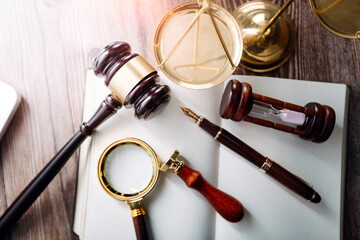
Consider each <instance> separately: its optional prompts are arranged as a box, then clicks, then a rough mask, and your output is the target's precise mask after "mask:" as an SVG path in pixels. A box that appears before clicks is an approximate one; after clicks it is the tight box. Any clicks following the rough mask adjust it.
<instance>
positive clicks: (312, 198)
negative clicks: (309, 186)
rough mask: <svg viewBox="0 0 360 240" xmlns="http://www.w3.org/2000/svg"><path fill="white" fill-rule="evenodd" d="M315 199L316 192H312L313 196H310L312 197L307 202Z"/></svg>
mask: <svg viewBox="0 0 360 240" xmlns="http://www.w3.org/2000/svg"><path fill="white" fill-rule="evenodd" d="M315 197H316V191H314V194H313V195H312V197H311V198H310V199H309V200H308V201H309V202H311V201H312V200H314V198H315Z"/></svg>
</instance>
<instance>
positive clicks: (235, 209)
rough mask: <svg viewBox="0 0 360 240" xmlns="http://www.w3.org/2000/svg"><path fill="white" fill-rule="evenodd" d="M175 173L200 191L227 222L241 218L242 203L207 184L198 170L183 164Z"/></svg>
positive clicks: (242, 211)
mask: <svg viewBox="0 0 360 240" xmlns="http://www.w3.org/2000/svg"><path fill="white" fill-rule="evenodd" d="M177 175H178V176H179V177H180V178H181V179H182V180H183V181H184V182H185V183H186V185H187V186H188V187H190V188H193V189H195V190H197V191H198V192H199V193H201V194H202V195H203V196H204V197H205V198H206V199H207V200H208V201H209V203H210V204H211V205H212V206H213V207H214V208H215V210H216V211H217V212H218V213H219V214H220V215H221V216H222V217H223V218H225V219H226V220H228V221H229V222H238V221H240V220H241V219H242V218H243V216H244V207H243V205H242V204H241V203H240V202H239V201H238V200H237V199H235V198H234V197H232V196H230V195H229V194H227V193H224V192H222V191H220V190H219V189H217V188H215V187H214V186H212V185H211V184H209V183H208V182H207V181H206V180H205V179H204V178H203V177H202V175H201V173H200V172H198V171H196V170H194V169H192V168H189V167H187V166H186V165H184V166H183V167H182V168H181V169H180V170H179V172H178V173H177Z"/></svg>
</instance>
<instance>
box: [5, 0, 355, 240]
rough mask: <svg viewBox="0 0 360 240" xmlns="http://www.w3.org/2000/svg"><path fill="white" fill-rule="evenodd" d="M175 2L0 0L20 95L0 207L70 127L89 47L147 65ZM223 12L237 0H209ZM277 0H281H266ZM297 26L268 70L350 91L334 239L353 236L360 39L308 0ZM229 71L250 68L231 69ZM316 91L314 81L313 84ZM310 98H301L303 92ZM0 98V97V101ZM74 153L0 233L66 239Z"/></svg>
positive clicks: (297, 13)
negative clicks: (284, 53)
mask: <svg viewBox="0 0 360 240" xmlns="http://www.w3.org/2000/svg"><path fill="white" fill-rule="evenodd" d="M183 2H184V1H181V0H128V1H125V0H102V1H95V0H86V1H85V0H76V1H75V0H73V1H71V0H56V1H55V0H42V1H41V0H38V1H35V0H3V1H1V2H0V80H1V81H4V82H7V83H9V84H11V85H12V86H13V87H15V89H16V90H17V91H18V93H19V94H21V96H22V102H21V105H20V107H19V110H18V111H17V113H16V115H15V117H14V120H13V121H12V123H11V125H10V126H9V129H8V131H7V132H6V134H5V136H4V138H3V139H2V141H1V143H0V144H1V148H0V214H2V213H3V212H4V211H5V209H6V207H7V206H8V205H9V204H10V203H11V202H12V201H13V200H14V199H15V198H16V196H17V195H18V194H19V193H20V192H21V190H22V189H23V188H24V187H25V186H26V185H27V184H28V183H29V181H31V179H32V178H33V177H34V176H35V175H36V174H37V173H38V172H39V171H40V170H41V169H42V167H43V166H44V165H45V164H46V163H47V162H48V161H49V160H50V159H51V158H52V156H53V155H55V153H56V152H57V151H58V150H59V149H60V148H61V147H62V146H63V145H64V144H65V143H66V142H67V140H68V139H69V138H70V137H71V136H72V135H73V134H74V133H75V132H76V131H77V130H78V129H79V125H80V123H81V116H82V106H83V98H84V84H85V70H86V69H87V68H88V67H89V66H90V59H91V56H93V55H94V53H96V49H98V48H102V47H104V46H105V45H107V44H108V43H110V42H112V41H114V40H125V41H128V42H129V43H130V44H131V45H132V48H133V50H134V51H135V52H138V53H140V54H141V55H143V56H144V57H145V58H146V59H147V60H148V61H149V62H150V63H152V64H153V65H155V66H156V64H155V58H154V55H153V37H154V33H155V30H156V27H157V24H158V23H159V21H160V20H161V18H162V16H164V15H165V13H166V12H167V11H169V10H170V9H171V8H172V7H174V6H175V5H177V4H180V3H183ZM216 2H217V3H218V4H220V5H221V6H223V7H224V8H226V9H227V10H229V11H231V12H232V11H233V10H234V9H235V8H236V7H237V6H239V5H240V4H242V3H244V2H246V1H245V0H242V1H239V0H236V1H231V0H218V1H216ZM274 2H275V3H278V4H281V5H282V4H283V3H284V2H285V1H280V0H277V1H274ZM288 13H289V14H290V15H291V17H292V18H293V19H294V21H295V26H296V27H297V34H298V37H297V44H296V49H295V52H294V54H293V55H292V56H291V58H290V59H289V61H288V62H287V63H286V64H285V65H283V66H282V67H280V68H279V69H277V70H275V71H272V72H270V73H265V74H257V75H264V76H271V77H282V78H292V79H302V80H309V81H320V82H336V83H345V84H347V85H348V86H349V87H350V89H351V92H350V105H349V106H350V107H349V122H348V123H349V125H348V129H349V131H348V148H347V169H346V170H347V174H346V189H345V211H344V231H343V232H344V239H360V194H359V193H360V118H359V113H360V104H359V103H360V88H359V87H360V41H359V40H351V39H345V38H341V37H338V36H336V35H333V34H332V33H330V32H329V31H328V30H326V29H325V28H324V27H323V26H321V25H320V23H319V22H318V21H317V19H316V18H315V16H314V14H313V13H312V11H311V8H310V4H309V2H308V1H305V0H297V1H294V2H293V4H292V5H291V6H290V7H289V9H288ZM236 73H238V74H247V75H255V74H254V73H252V72H249V71H245V70H244V69H238V70H237V72H236ZM319 91H321V89H319ZM309 98H311V96H309ZM0 104H4V103H0ZM76 173H77V154H75V155H74V156H73V157H72V158H71V159H70V160H69V162H68V163H67V164H66V166H65V167H64V168H63V169H62V170H61V172H60V173H59V174H58V176H57V177H56V178H55V179H54V180H53V181H52V183H51V184H50V185H49V186H48V187H47V189H46V190H45V191H44V192H43V194H42V195H41V196H40V198H39V199H38V200H37V201H36V202H35V203H34V205H33V206H32V207H30V209H29V210H28V211H27V213H26V214H25V215H24V216H23V217H22V218H21V219H20V221H19V222H18V224H17V225H16V226H15V227H14V228H13V231H12V233H11V235H9V236H3V238H5V239H76V238H77V237H76V236H75V234H73V233H72V218H73V213H74V200H75V190H76V189H75V188H76Z"/></svg>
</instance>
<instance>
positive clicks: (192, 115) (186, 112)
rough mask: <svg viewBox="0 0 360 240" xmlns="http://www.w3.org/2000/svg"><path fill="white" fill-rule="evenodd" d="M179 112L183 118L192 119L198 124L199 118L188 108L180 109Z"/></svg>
mask: <svg viewBox="0 0 360 240" xmlns="http://www.w3.org/2000/svg"><path fill="white" fill-rule="evenodd" d="M180 108H181V110H182V111H183V112H184V114H185V116H187V117H188V118H190V119H192V120H193V121H194V122H196V123H197V122H199V121H200V117H199V116H198V115H196V114H195V113H194V112H193V111H191V110H190V109H189V108H184V107H180Z"/></svg>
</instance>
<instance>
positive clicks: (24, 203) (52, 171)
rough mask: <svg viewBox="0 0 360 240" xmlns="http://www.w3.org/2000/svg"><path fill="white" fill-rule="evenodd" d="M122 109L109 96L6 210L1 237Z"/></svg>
mask: <svg viewBox="0 0 360 240" xmlns="http://www.w3.org/2000/svg"><path fill="white" fill-rule="evenodd" d="M120 107H121V103H120V102H118V101H117V100H116V99H115V98H114V97H113V96H112V95H109V96H108V97H107V98H106V99H105V100H104V101H103V102H102V103H101V105H100V107H99V109H98V110H97V111H96V113H95V114H94V116H93V117H92V118H91V119H90V120H89V121H88V122H87V123H83V124H82V125H81V126H80V131H78V132H77V133H76V134H75V135H74V136H73V137H72V138H71V139H70V140H69V141H68V142H67V143H66V144H65V146H64V147H63V148H62V149H61V150H60V151H59V152H58V153H57V154H56V155H55V156H54V157H53V159H51V160H50V161H49V163H48V164H47V165H46V166H45V167H44V168H43V169H42V170H41V171H40V172H39V173H38V175H36V176H35V177H34V179H33V180H32V181H31V182H30V183H29V184H28V185H27V186H26V187H25V189H24V190H23V191H22V192H21V193H20V194H19V196H18V197H17V198H16V199H15V200H14V202H13V203H12V204H11V205H10V206H9V207H8V208H7V209H6V211H5V212H4V214H3V215H2V216H1V218H0V235H2V234H3V233H5V232H8V231H10V230H11V227H12V225H13V224H15V223H16V222H17V220H18V219H19V218H20V217H21V216H22V215H23V214H24V213H25V212H26V210H27V209H28V208H29V207H30V206H31V205H32V204H33V202H34V201H35V200H36V199H37V198H38V197H39V195H40V194H41V193H42V192H43V191H44V189H45V188H46V187H47V185H48V184H49V183H50V182H51V180H52V179H53V178H54V177H55V176H56V174H57V173H58V172H59V171H60V170H61V168H62V167H63V166H64V165H65V163H66V162H67V160H68V159H69V158H70V157H71V155H72V154H73V153H74V152H75V150H76V149H77V148H78V147H79V146H80V145H81V143H82V142H83V141H84V140H85V139H86V137H88V136H89V135H91V134H92V133H93V132H94V130H95V129H96V127H97V126H98V125H100V124H101V123H102V122H103V121H105V120H106V119H107V118H108V117H110V116H111V115H113V114H115V113H116V111H117V110H118V109H119V108H120Z"/></svg>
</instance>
